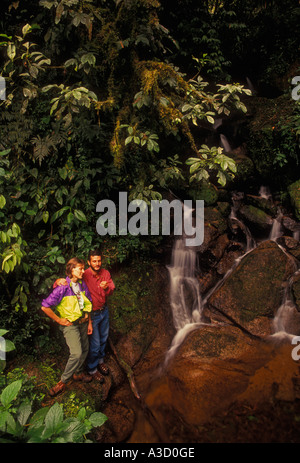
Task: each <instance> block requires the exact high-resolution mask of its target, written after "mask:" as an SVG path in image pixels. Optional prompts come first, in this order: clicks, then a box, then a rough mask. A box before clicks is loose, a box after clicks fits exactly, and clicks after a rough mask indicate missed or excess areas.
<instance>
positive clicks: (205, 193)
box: [188, 182, 218, 206]
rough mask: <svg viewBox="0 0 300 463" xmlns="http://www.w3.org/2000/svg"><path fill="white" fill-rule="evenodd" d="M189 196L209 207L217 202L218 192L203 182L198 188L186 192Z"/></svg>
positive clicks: (212, 186)
mask: <svg viewBox="0 0 300 463" xmlns="http://www.w3.org/2000/svg"><path fill="white" fill-rule="evenodd" d="M188 194H189V196H190V197H191V198H192V199H193V200H194V201H196V200H197V199H198V200H201V199H202V200H204V205H205V206H211V205H213V204H215V203H216V202H217V200H218V190H217V188H216V187H215V186H214V185H212V184H210V183H207V182H203V183H202V184H201V185H200V186H199V188H193V189H190V190H189V191H188Z"/></svg>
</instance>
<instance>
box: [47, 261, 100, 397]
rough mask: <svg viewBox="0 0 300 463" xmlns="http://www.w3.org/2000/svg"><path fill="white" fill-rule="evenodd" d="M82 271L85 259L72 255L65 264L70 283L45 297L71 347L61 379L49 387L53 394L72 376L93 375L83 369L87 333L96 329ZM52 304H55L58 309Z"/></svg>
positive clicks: (86, 379) (88, 378)
mask: <svg viewBox="0 0 300 463" xmlns="http://www.w3.org/2000/svg"><path fill="white" fill-rule="evenodd" d="M83 273H84V261H83V260H82V259H78V258H77V257H74V258H72V259H70V260H69V262H68V263H67V266H66V275H67V277H66V280H67V285H66V286H57V287H56V288H55V289H54V290H53V291H52V292H51V294H50V295H49V296H48V297H47V298H46V299H44V300H43V301H42V310H43V312H44V313H45V314H46V315H48V317H50V318H51V319H52V320H54V321H55V322H56V323H58V324H59V325H60V329H61V331H62V333H63V335H64V337H65V340H66V343H67V345H68V347H69V350H70V355H69V359H68V362H67V364H66V366H65V369H64V372H63V374H62V376H61V379H60V381H59V382H58V383H57V384H56V385H55V386H54V387H53V388H52V389H50V391H49V393H50V395H51V396H52V397H54V396H56V395H57V394H59V393H61V392H63V391H64V390H65V387H66V384H67V383H68V381H70V379H71V378H73V379H74V380H75V381H83V382H89V381H91V380H92V376H91V375H87V374H85V373H84V372H83V366H84V362H85V359H86V357H87V354H88V351H89V340H88V335H89V334H92V331H93V328H92V322H91V310H92V302H91V301H92V298H91V295H90V292H89V290H88V288H87V286H86V284H85V283H84V282H83V281H82V276H83ZM52 308H55V311H53V310H52Z"/></svg>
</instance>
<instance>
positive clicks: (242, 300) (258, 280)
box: [206, 241, 295, 335]
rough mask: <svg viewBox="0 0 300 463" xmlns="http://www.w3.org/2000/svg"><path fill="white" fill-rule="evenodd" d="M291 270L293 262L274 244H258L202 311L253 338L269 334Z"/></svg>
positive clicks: (270, 242) (292, 269)
mask: <svg viewBox="0 0 300 463" xmlns="http://www.w3.org/2000/svg"><path fill="white" fill-rule="evenodd" d="M294 271H295V267H294V261H293V259H292V258H291V257H289V256H288V255H287V254H286V253H285V252H283V250H281V249H280V247H279V246H278V245H277V244H276V243H275V242H273V241H265V242H262V243H261V244H260V245H259V246H258V247H257V248H255V249H254V250H253V251H251V252H250V253H248V254H246V255H245V256H244V257H243V258H242V259H241V261H240V263H239V265H237V267H236V268H235V269H234V270H233V271H232V272H231V274H230V275H229V276H228V277H227V279H225V281H224V283H223V284H222V285H221V286H220V287H219V288H218V289H217V290H216V291H215V292H214V293H213V294H212V295H211V296H210V298H209V299H208V304H207V308H206V312H210V317H211V314H212V317H213V318H214V317H216V318H220V319H221V320H222V319H223V320H224V319H225V320H226V319H227V321H228V320H230V321H231V322H232V323H235V324H237V326H240V327H243V328H244V329H246V330H248V331H250V332H251V333H252V334H254V335H265V334H270V333H271V331H272V325H271V322H270V321H271V319H273V317H274V315H275V313H276V311H277V310H278V308H279V307H280V305H281V302H282V294H283V289H284V287H285V285H286V282H287V279H288V277H289V276H291V275H292V274H293V273H294ZM206 315H208V314H206ZM208 316H209V315H208Z"/></svg>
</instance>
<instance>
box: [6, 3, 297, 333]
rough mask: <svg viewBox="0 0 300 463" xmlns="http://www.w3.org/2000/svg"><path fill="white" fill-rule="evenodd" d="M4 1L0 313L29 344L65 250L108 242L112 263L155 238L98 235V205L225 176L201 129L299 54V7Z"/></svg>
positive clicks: (267, 83) (230, 172) (224, 160)
mask: <svg viewBox="0 0 300 463" xmlns="http://www.w3.org/2000/svg"><path fill="white" fill-rule="evenodd" d="M1 8H2V14H1V19H0V28H1V31H0V32H1V34H0V58H1V76H2V78H3V79H5V83H6V94H5V95H4V96H3V95H2V97H1V98H2V99H1V100H0V119H1V124H0V131H1V137H0V222H1V230H0V287H1V291H0V294H1V300H0V312H1V317H2V315H3V317H2V318H3V320H5V321H6V322H5V325H7V326H5V327H4V328H7V327H8V325H9V327H10V329H12V330H13V331H14V335H15V336H18V341H20V342H24V341H28V340H29V338H31V337H33V336H34V333H35V332H37V330H39V329H40V328H42V324H43V323H44V322H42V321H41V317H40V316H39V315H38V310H37V309H38V307H39V303H40V299H41V295H42V294H45V293H47V292H48V290H49V288H50V287H51V284H52V282H53V280H54V278H55V277H56V276H59V275H61V274H62V273H64V265H65V262H66V260H67V259H68V258H70V257H71V256H74V255H78V256H79V257H84V258H86V256H87V252H88V249H89V248H90V247H92V246H95V245H102V246H103V249H104V255H105V257H106V263H107V264H109V265H110V264H113V263H116V262H123V261H125V260H126V259H128V258H129V257H131V256H135V255H139V256H146V255H150V253H151V252H153V250H154V249H155V248H157V246H158V244H159V243H160V240H161V238H160V237H141V236H130V235H128V236H108V235H107V236H103V237H101V236H99V235H97V234H96V228H95V225H96V220H97V213H96V204H97V202H98V201H100V200H101V199H106V198H110V199H112V200H115V201H116V203H117V200H118V199H117V198H118V193H119V192H120V191H126V192H128V195H129V196H128V198H129V200H130V201H131V200H133V199H143V200H145V201H147V202H149V201H151V200H152V199H162V198H163V197H164V195H165V194H166V193H167V192H168V191H170V190H171V191H174V192H175V193H176V192H178V191H187V190H188V189H189V188H190V187H191V186H192V188H193V189H194V190H195V188H196V189H197V188H198V187H200V186H201V185H203V183H205V182H206V183H207V182H211V183H212V184H214V185H215V186H218V187H224V186H225V185H226V183H227V182H228V180H231V179H232V178H233V176H234V174H235V172H236V165H235V163H234V161H233V160H232V158H231V157H229V156H228V155H227V154H226V153H225V152H224V150H223V149H222V148H221V147H220V146H212V145H210V144H209V143H206V137H207V134H209V133H210V131H211V129H212V127H213V125H214V123H215V122H216V120H217V119H218V118H225V119H226V117H229V116H230V114H232V112H233V111H234V113H236V114H241V115H243V114H246V112H247V101H248V99H250V98H251V96H250V95H251V92H250V90H249V88H248V87H247V82H246V77H248V78H250V79H252V78H253V75H254V74H255V76H256V79H257V81H259V83H260V85H261V86H264V87H265V88H266V89H269V90H270V89H271V90H272V91H273V89H274V88H277V87H276V85H277V84H278V79H280V78H283V76H285V75H287V74H288V72H289V71H290V68H291V65H292V64H294V63H297V53H298V51H299V50H298V47H299V44H298V37H299V23H300V22H299V3H298V1H296V0H287V1H285V2H281V1H279V0H273V1H259V0H254V1H253V0H251V1H250V0H240V1H236V0H224V1H220V0H206V1H204V0H203V1H201V2H199V1H195V0H178V1H176V2H174V3H173V4H172V5H171V6H170V4H167V2H165V0H162V1H161V2H158V1H157V0H39V1H38V0H37V1H35V2H32V1H29V0H15V1H8V0H3V1H2V4H1ZM295 72H297V68H295ZM240 82H242V83H240ZM271 90H270V91H271ZM287 91H290V89H289V88H287ZM297 114H298V119H297V120H298V121H299V112H298V113H297ZM293 127H294V126H293ZM294 135H295V136H298V134H293V137H294ZM293 140H294V139H293ZM293 140H291V143H293V142H294V141H293ZM278 156H279V155H278V153H277V158H278ZM278 159H279V158H278ZM279 167H280V166H279ZM18 317H19V318H18ZM18 320H19V321H18ZM14 341H15V337H14Z"/></svg>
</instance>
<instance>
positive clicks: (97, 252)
mask: <svg viewBox="0 0 300 463" xmlns="http://www.w3.org/2000/svg"><path fill="white" fill-rule="evenodd" d="M92 256H101V257H102V252H101V250H100V249H99V248H95V249H91V250H90V252H89V255H88V260H90V258H91V257H92Z"/></svg>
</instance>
